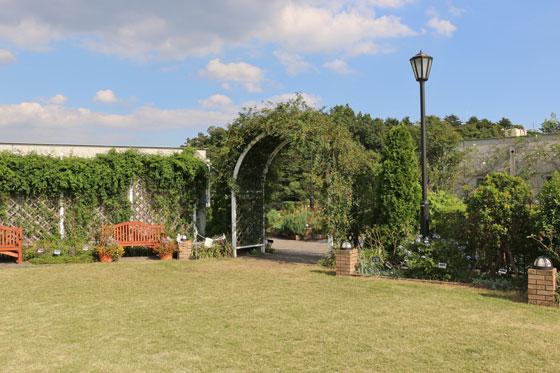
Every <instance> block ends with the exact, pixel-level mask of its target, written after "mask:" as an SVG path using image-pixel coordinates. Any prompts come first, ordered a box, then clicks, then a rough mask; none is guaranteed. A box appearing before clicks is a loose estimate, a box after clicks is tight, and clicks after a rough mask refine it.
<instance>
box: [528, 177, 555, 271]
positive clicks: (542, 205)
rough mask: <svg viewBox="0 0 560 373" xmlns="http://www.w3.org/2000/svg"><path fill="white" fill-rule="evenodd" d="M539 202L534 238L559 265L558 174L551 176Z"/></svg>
mask: <svg viewBox="0 0 560 373" xmlns="http://www.w3.org/2000/svg"><path fill="white" fill-rule="evenodd" d="M537 200H538V201H539V213H538V217H539V219H538V224H537V227H536V231H537V232H539V234H538V235H537V236H535V235H532V237H533V238H536V239H537V240H538V242H539V243H540V244H541V247H543V248H544V249H545V250H546V254H547V255H551V257H552V259H553V260H554V261H555V264H556V265H560V173H559V172H558V171H556V172H554V174H552V177H551V179H550V180H548V181H547V182H546V183H545V184H544V185H543V187H542V188H541V190H540V191H539V194H538V195H537Z"/></svg>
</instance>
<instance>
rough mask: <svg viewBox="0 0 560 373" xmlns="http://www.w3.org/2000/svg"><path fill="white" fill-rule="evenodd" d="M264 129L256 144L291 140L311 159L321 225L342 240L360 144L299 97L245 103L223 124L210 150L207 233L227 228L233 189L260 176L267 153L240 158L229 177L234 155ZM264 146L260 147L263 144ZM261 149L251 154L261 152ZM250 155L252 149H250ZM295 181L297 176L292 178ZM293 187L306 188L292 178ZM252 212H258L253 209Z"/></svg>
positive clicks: (268, 146) (348, 220) (360, 162)
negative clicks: (223, 132) (256, 105)
mask: <svg viewBox="0 0 560 373" xmlns="http://www.w3.org/2000/svg"><path fill="white" fill-rule="evenodd" d="M261 134H264V135H265V138H264V139H263V140H261V142H260V143H259V146H263V147H264V146H265V145H266V149H268V150H270V149H274V148H275V147H276V146H277V145H278V144H279V143H280V142H281V141H282V140H288V141H290V145H291V146H292V147H293V148H294V149H298V150H299V151H300V152H301V153H302V156H301V159H302V160H305V163H306V162H307V160H310V161H311V162H310V166H309V167H310V169H311V170H310V174H311V182H312V185H313V195H314V198H316V200H317V204H318V211H320V212H322V214H321V215H322V216H323V218H324V226H325V229H326V230H327V231H328V232H329V233H330V234H332V235H333V237H335V240H338V241H339V240H341V239H344V238H345V237H347V235H348V232H349V230H350V224H351V220H352V218H351V216H350V208H351V204H352V195H353V191H352V182H351V180H352V175H354V174H355V173H356V171H357V170H358V169H360V168H361V167H364V165H365V162H364V156H363V152H362V150H363V148H362V147H360V145H359V144H356V143H355V142H354V141H353V140H352V138H351V136H350V133H349V132H348V129H347V128H345V127H344V126H343V125H342V124H339V123H337V122H335V121H334V120H333V118H331V117H330V116H328V115H327V114H325V113H324V112H322V111H320V110H316V109H313V108H311V107H309V106H308V105H306V104H305V103H304V102H303V100H302V99H301V97H299V98H298V99H296V100H294V101H289V102H286V103H280V104H278V105H276V106H268V107H265V108H263V109H260V110H255V109H247V110H246V111H245V112H243V113H240V114H239V117H238V118H236V119H235V120H234V121H233V122H232V123H231V124H229V125H228V128H227V139H226V140H225V142H223V143H222V144H221V147H220V149H219V150H218V151H217V152H216V153H215V154H212V155H211V157H212V158H211V163H212V165H213V175H212V179H213V180H212V183H211V185H212V189H213V190H212V194H213V207H212V211H211V217H210V219H209V223H208V224H209V227H208V228H209V229H208V231H209V233H210V234H219V233H223V232H229V231H230V227H231V221H230V220H231V213H230V208H231V203H230V196H231V190H232V189H234V190H235V189H239V188H241V187H242V184H243V183H247V182H251V183H252V184H254V183H255V181H257V182H258V181H260V180H261V177H262V170H263V166H264V165H265V163H266V159H264V160H262V161H258V162H256V161H254V160H253V162H256V163H254V164H253V163H251V160H250V157H248V158H246V159H245V161H244V166H243V167H242V169H241V171H240V177H239V178H238V179H237V181H236V182H234V180H233V170H234V167H235V164H236V162H237V160H238V158H239V155H240V154H241V153H242V152H243V150H244V149H245V148H246V146H247V144H248V143H249V142H250V141H252V140H253V139H255V138H256V137H257V136H258V135H261ZM263 150H264V148H263ZM262 154H263V152H260V153H259V154H257V155H256V158H258V157H259V156H261V157H262ZM253 156H255V154H253ZM294 181H298V180H294ZM292 186H294V190H295V189H298V188H300V189H301V190H305V189H307V188H306V187H305V186H304V185H303V184H301V183H300V185H299V186H298V188H296V186H297V185H295V184H292ZM253 213H258V212H257V211H254V212H253Z"/></svg>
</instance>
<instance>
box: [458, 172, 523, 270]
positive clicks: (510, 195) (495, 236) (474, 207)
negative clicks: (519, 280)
mask: <svg viewBox="0 0 560 373" xmlns="http://www.w3.org/2000/svg"><path fill="white" fill-rule="evenodd" d="M531 200H532V196H531V190H530V187H529V185H527V184H526V183H525V182H524V181H523V179H521V178H519V177H514V176H510V175H508V174H507V173H494V174H491V175H487V176H486V178H485V179H484V181H483V182H482V183H481V184H480V185H479V186H478V187H477V189H476V190H474V191H473V192H472V193H471V194H470V195H469V196H468V197H467V199H466V203H467V213H468V219H467V229H468V234H469V237H470V238H471V242H472V244H473V245H474V247H475V248H476V250H477V253H478V255H480V257H481V259H482V264H483V265H485V266H486V269H488V270H490V272H491V273H492V274H493V275H494V276H495V273H496V271H497V269H498V267H499V266H500V265H501V266H504V267H510V268H511V269H513V271H514V273H516V274H517V273H518V263H517V262H521V264H523V265H524V267H526V266H528V264H529V263H530V261H531V256H532V255H533V253H532V252H531V251H530V250H529V248H530V247H531V245H530V242H528V240H527V236H528V235H529V233H530V232H529V229H530V224H528V223H529V222H530V219H531V214H530V203H531Z"/></svg>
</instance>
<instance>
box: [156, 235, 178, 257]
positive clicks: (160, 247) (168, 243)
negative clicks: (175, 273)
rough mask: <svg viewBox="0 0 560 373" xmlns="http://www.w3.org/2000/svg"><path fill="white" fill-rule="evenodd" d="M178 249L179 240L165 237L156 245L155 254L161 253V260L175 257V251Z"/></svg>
mask: <svg viewBox="0 0 560 373" xmlns="http://www.w3.org/2000/svg"><path fill="white" fill-rule="evenodd" d="M175 251H177V242H176V241H175V240H172V239H170V238H169V237H164V238H162V239H161V240H160V242H159V243H157V244H156V245H155V246H154V254H157V255H159V258H160V260H170V259H173V253H174V252H175Z"/></svg>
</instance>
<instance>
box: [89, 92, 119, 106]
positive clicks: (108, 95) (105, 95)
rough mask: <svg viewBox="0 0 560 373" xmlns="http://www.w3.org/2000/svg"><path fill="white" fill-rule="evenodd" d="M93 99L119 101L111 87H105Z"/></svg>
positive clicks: (105, 101) (108, 101) (97, 100)
mask: <svg viewBox="0 0 560 373" xmlns="http://www.w3.org/2000/svg"><path fill="white" fill-rule="evenodd" d="M93 101H95V102H103V103H114V102H117V101H118V100H117V98H116V97H115V94H114V93H113V91H111V90H110V89H105V90H99V91H97V93H96V94H95V97H94V98H93Z"/></svg>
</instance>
